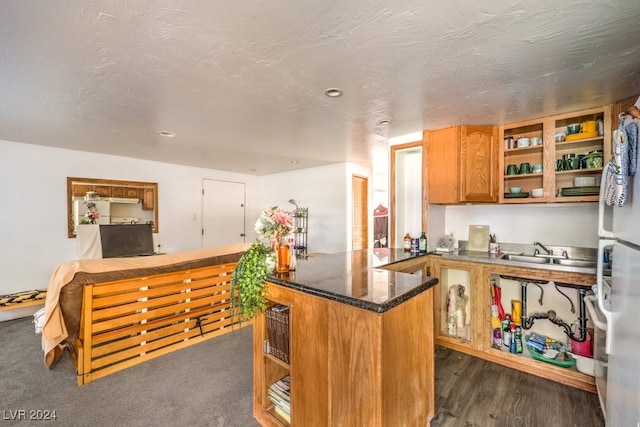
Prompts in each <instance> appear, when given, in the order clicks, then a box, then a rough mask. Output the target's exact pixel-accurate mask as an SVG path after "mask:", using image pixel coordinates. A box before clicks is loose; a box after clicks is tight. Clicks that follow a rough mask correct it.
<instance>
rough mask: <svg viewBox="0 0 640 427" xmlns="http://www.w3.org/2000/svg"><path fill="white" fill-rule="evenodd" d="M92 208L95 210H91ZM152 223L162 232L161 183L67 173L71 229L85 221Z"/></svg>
mask: <svg viewBox="0 0 640 427" xmlns="http://www.w3.org/2000/svg"><path fill="white" fill-rule="evenodd" d="M89 211H91V213H89ZM91 223H94V224H152V225H153V232H154V233H157V232H158V184H157V183H156V182H140V181H117V180H112V179H97V178H71V177H67V229H68V235H69V237H70V238H74V237H76V229H77V227H78V226H80V225H82V224H91Z"/></svg>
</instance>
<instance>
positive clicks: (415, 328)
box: [253, 249, 438, 426]
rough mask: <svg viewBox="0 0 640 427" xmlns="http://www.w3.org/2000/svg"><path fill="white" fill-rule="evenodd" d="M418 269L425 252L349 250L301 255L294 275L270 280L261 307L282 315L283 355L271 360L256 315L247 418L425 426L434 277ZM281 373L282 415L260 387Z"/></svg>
mask: <svg viewBox="0 0 640 427" xmlns="http://www.w3.org/2000/svg"><path fill="white" fill-rule="evenodd" d="M427 265H428V257H427V256H425V255H417V254H410V253H405V252H403V251H402V250H397V249H373V250H356V251H352V252H345V253H338V254H330V255H319V256H310V257H307V258H306V259H301V260H299V262H298V265H297V269H296V271H292V272H289V273H286V274H284V275H277V276H276V275H275V273H274V274H273V275H272V276H270V277H269V278H268V282H267V288H268V292H269V295H268V297H267V298H268V300H269V305H270V306H274V305H280V307H284V309H285V311H287V312H288V317H287V322H286V323H287V324H288V327H286V330H285V334H287V335H288V338H289V339H288V345H287V348H288V350H289V351H288V354H287V355H286V357H285V358H282V357H281V358H278V357H275V356H276V355H275V354H271V353H273V352H272V351H270V350H269V349H270V348H271V347H270V346H269V345H268V341H269V340H268V338H269V327H270V325H273V323H272V322H271V319H268V318H267V317H268V316H267V314H261V315H259V316H258V317H257V318H256V321H255V324H254V332H253V347H254V416H255V418H256V419H257V420H258V421H259V422H260V423H261V424H262V425H264V426H288V425H294V426H316V425H317V426H327V425H363V426H364V425H366V426H392V425H394V426H395V425H426V424H428V422H429V420H430V419H431V418H432V417H433V415H434V355H433V352H434V337H433V310H432V309H433V292H431V288H432V287H433V286H435V285H436V284H437V283H438V280H437V279H435V278H432V277H429V276H427ZM274 344H275V343H274ZM283 359H284V360H283ZM285 360H286V361H285ZM285 377H287V379H290V403H289V407H290V414H288V413H287V414H284V415H283V413H282V411H281V410H279V409H280V408H277V407H275V406H274V404H273V402H272V400H270V398H269V396H270V393H269V389H270V387H271V388H273V385H274V383H276V382H278V381H279V380H281V379H282V378H285ZM284 406H287V405H286V404H285V405H284ZM289 415H290V419H289Z"/></svg>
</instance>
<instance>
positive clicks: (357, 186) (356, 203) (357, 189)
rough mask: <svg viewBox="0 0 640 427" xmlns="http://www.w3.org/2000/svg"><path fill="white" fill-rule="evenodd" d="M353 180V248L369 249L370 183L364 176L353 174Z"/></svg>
mask: <svg viewBox="0 0 640 427" xmlns="http://www.w3.org/2000/svg"><path fill="white" fill-rule="evenodd" d="M351 181H352V183H353V224H352V229H353V238H352V242H351V244H352V249H353V250H357V249H367V248H368V247H369V227H368V224H369V217H368V211H369V207H368V194H369V190H368V186H369V184H368V180H367V178H366V177H364V176H357V175H353V176H352V177H351Z"/></svg>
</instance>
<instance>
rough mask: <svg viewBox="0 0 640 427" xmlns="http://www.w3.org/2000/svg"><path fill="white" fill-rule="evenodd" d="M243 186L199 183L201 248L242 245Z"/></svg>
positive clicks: (216, 182) (211, 180) (206, 181)
mask: <svg viewBox="0 0 640 427" xmlns="http://www.w3.org/2000/svg"><path fill="white" fill-rule="evenodd" d="M244 224H245V184H244V183H242V182H230V181H218V180H215V179H203V180H202V247H203V248H207V247H212V246H222V245H230V244H234V243H244V242H245V229H244Z"/></svg>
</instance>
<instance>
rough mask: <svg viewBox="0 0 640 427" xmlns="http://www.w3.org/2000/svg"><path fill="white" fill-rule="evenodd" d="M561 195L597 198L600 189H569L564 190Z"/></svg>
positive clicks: (591, 187)
mask: <svg viewBox="0 0 640 427" xmlns="http://www.w3.org/2000/svg"><path fill="white" fill-rule="evenodd" d="M560 194H562V195H563V196H597V195H599V194H600V187H599V186H589V187H567V188H563V189H562V192H561V193H560Z"/></svg>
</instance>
